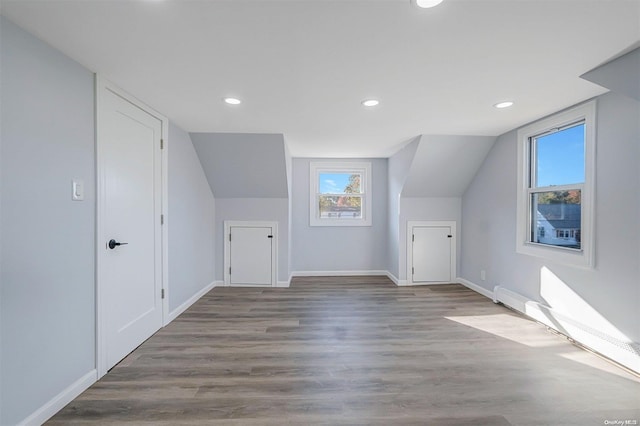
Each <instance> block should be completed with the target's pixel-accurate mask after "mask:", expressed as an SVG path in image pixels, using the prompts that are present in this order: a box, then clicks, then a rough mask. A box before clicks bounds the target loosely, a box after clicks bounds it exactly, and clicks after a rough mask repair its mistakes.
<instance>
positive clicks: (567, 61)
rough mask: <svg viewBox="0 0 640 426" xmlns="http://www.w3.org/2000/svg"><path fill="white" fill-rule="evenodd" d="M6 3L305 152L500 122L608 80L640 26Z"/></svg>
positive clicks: (195, 114)
mask: <svg viewBox="0 0 640 426" xmlns="http://www.w3.org/2000/svg"><path fill="white" fill-rule="evenodd" d="M2 14H3V15H5V16H6V17H8V18H9V19H10V20H12V21H14V22H15V23H17V24H18V25H20V26H22V27H24V28H25V29H27V30H28V31H30V32H32V33H33V34H35V35H36V36H38V37H40V38H42V39H44V40H45V41H47V42H48V43H49V44H51V45H52V46H54V47H56V48H58V49H59V50H61V51H63V52H64V53H66V54H67V55H69V56H70V57H72V58H74V59H75V60H77V61H78V62H80V63H81V64H83V65H85V66H86V67H88V68H89V69H91V70H92V71H96V72H98V73H100V74H102V75H103V76H104V77H106V78H108V79H110V80H112V81H113V82H114V83H116V84H117V85H119V86H121V87H122V88H123V89H124V90H126V91H128V92H130V93H132V94H133V95H135V96H136V97H138V98H139V99H141V100H142V101H144V102H146V103H147V104H149V105H150V106H152V107H153V108H155V109H157V110H158V111H160V112H162V113H163V114H165V115H167V116H168V117H169V119H170V120H172V121H173V122H174V123H176V124H177V125H178V126H180V127H182V128H183V129H184V130H186V131H188V132H233V133H280V134H283V135H284V137H285V139H286V142H287V144H288V147H289V149H290V151H291V154H292V155H293V156H321V157H349V156H356V157H375V156H382V157H384V156H388V155H390V154H392V153H393V152H395V151H396V150H397V149H398V148H399V147H400V145H401V144H402V142H403V141H406V140H408V139H410V138H412V137H415V136H416V135H420V134H428V135H476V136H496V135H499V134H501V133H503V132H505V131H508V130H511V129H513V128H515V127H517V126H519V125H522V124H524V123H527V122H530V121H532V120H534V119H537V118H539V117H542V116H544V115H547V114H549V113H552V112H554V111H557V110H560V109H562V108H565V107H568V106H570V105H572V104H575V103H577V102H579V101H582V100H585V99H588V98H590V97H593V96H596V95H598V94H601V93H603V92H605V91H606V90H605V89H603V88H602V87H600V86H598V85H596V84H594V83H591V82H589V81H586V80H583V79H580V78H579V76H580V75H582V74H583V73H585V72H587V71H589V70H591V69H593V68H595V67H597V66H598V65H600V64H602V63H604V62H607V61H608V60H610V59H611V58H613V57H616V56H617V55H618V54H620V53H621V52H624V51H625V50H628V49H629V48H630V47H631V46H633V45H636V44H637V42H638V40H639V39H640V1H637V0H606V1H605V0H554V1H540V0H445V1H444V3H442V4H441V5H440V6H438V7H435V8H433V9H419V8H417V7H415V6H414V5H413V4H412V3H411V2H410V1H409V0H364V1H358V0H335V1H311V0H297V1H293V0H290V1H277V0H261V1H249V0H232V1H231V0H209V1H206V0H202V1H198V0H194V1H178V0H164V1H99V0H94V1H86V0H83V1H77V0H72V1H58V0H46V1H31V0H21V1H11V0H4V1H3V3H2ZM226 96H234V97H237V98H240V99H242V101H243V103H242V104H241V105H237V106H230V105H226V104H224V103H223V102H222V98H223V97H226ZM371 97H373V98H377V99H379V100H380V102H381V103H380V105H379V106H377V107H375V108H364V107H363V106H362V105H361V104H360V102H361V101H362V100H363V99H366V98H371ZM503 100H512V101H514V102H515V105H514V106H513V107H511V108H507V109H503V110H498V109H495V108H494V107H493V105H494V104H495V103H497V102H499V101H503Z"/></svg>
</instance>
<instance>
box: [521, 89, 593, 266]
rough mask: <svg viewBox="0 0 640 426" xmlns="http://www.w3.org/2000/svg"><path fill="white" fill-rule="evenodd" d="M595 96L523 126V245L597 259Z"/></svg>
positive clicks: (558, 255) (541, 252)
mask: <svg viewBox="0 0 640 426" xmlns="http://www.w3.org/2000/svg"><path fill="white" fill-rule="evenodd" d="M594 154H595V101H592V102H589V103H586V104H584V105H581V106H578V107H575V108H572V109H570V110H568V111H565V112H562V113H559V114H556V115H554V116H552V117H549V118H547V119H544V120H541V121H539V122H536V123H533V124H531V125H529V126H526V127H524V128H522V129H520V130H519V131H518V159H519V161H518V166H519V174H518V221H517V222H518V232H517V238H518V240H517V245H516V248H517V251H518V252H519V253H523V254H529V255H534V256H539V257H543V258H547V259H550V260H555V261H558V262H561V263H568V264H573V265H580V266H591V265H592V263H593V259H592V254H593V187H594V182H593V175H594V173H593V172H594V171H593V168H594V166H593V165H594Z"/></svg>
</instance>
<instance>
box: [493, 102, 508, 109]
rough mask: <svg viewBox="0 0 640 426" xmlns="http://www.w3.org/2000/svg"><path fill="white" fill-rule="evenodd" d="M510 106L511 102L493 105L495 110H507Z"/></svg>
mask: <svg viewBox="0 0 640 426" xmlns="http://www.w3.org/2000/svg"><path fill="white" fill-rule="evenodd" d="M512 105H513V102H511V101H505V102H500V103H497V104H495V105H494V107H496V108H509V107H510V106H512Z"/></svg>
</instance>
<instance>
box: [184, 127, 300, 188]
mask: <svg viewBox="0 0 640 426" xmlns="http://www.w3.org/2000/svg"><path fill="white" fill-rule="evenodd" d="M190 136H191V141H192V142H193V146H194V147H195V149H196V152H197V153H198V157H199V158H200V164H202V169H203V170H204V173H205V175H206V177H207V180H208V181H209V186H210V187H211V191H212V192H213V196H214V197H216V198H287V197H288V194H289V191H288V186H287V164H286V161H287V157H286V156H287V152H286V147H285V142H284V137H283V136H282V135H278V134H243V133H191V134H190Z"/></svg>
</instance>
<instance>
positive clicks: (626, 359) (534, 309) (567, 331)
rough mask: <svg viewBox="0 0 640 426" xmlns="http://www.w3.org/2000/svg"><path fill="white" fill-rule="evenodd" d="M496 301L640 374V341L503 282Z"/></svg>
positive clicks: (495, 297)
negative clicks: (573, 315)
mask: <svg viewBox="0 0 640 426" xmlns="http://www.w3.org/2000/svg"><path fill="white" fill-rule="evenodd" d="M493 301H494V302H495V303H498V302H499V303H502V304H504V305H506V306H509V307H510V308H513V309H515V310H516V311H519V312H521V313H523V314H525V315H526V316H528V317H530V318H532V319H534V320H536V321H538V322H540V323H542V324H544V325H546V326H547V327H549V328H552V329H554V330H556V331H557V332H559V333H561V334H564V335H565V336H567V337H569V338H571V339H573V340H575V341H576V342H578V343H580V344H581V345H583V346H585V347H587V348H589V349H591V350H593V351H595V352H598V353H600V354H602V355H604V356H606V357H607V358H610V359H612V360H614V361H616V362H618V363H619V364H621V365H624V366H625V367H627V368H629V369H630V370H633V371H635V372H636V373H638V374H640V344H638V343H636V342H625V341H623V340H620V339H618V338H616V337H613V336H610V335H608V334H606V333H603V332H601V331H598V330H596V329H594V328H592V327H589V326H588V325H585V324H583V323H581V322H579V321H576V320H574V319H573V318H570V317H568V316H566V315H563V314H561V313H560V312H558V311H556V310H554V309H553V308H551V307H549V306H546V305H543V304H541V303H540V302H537V301H534V300H530V299H529V298H527V297H525V296H523V295H521V294H519V293H516V292H514V291H512V290H509V289H507V288H504V287H502V286H495V287H494V289H493Z"/></svg>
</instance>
